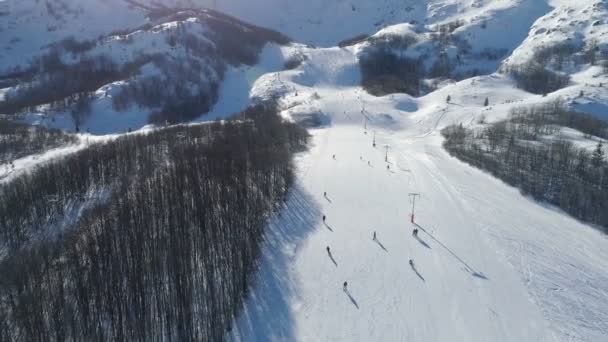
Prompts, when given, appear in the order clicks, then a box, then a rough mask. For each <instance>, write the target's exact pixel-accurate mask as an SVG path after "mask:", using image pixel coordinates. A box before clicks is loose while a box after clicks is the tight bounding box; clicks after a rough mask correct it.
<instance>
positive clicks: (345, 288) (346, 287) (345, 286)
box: [342, 282, 348, 291]
mask: <svg viewBox="0 0 608 342" xmlns="http://www.w3.org/2000/svg"><path fill="white" fill-rule="evenodd" d="M342 290H344V291H348V283H347V282H344V286H343V287H342Z"/></svg>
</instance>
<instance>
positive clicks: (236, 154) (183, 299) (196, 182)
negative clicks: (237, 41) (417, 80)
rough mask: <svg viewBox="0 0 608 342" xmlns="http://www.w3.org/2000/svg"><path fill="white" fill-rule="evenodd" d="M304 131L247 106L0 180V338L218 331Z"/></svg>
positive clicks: (182, 336)
mask: <svg viewBox="0 0 608 342" xmlns="http://www.w3.org/2000/svg"><path fill="white" fill-rule="evenodd" d="M307 136H308V135H307V133H306V131H305V130H303V129H301V128H299V127H298V126H295V125H294V124H290V123H285V122H282V121H281V119H280V118H279V117H278V116H277V115H276V113H275V110H274V106H272V105H258V106H256V107H253V108H250V109H248V110H246V111H245V112H243V113H242V114H241V115H239V116H238V118H237V119H235V120H232V121H226V122H215V123H211V124H206V125H192V126H175V127H171V128H166V129H160V130H156V131H153V132H150V133H147V134H143V133H142V134H130V135H126V136H122V137H119V138H117V139H116V140H114V141H112V142H109V143H105V144H95V145H92V146H90V147H89V148H87V149H85V150H83V151H80V152H77V153H74V154H72V155H69V156H67V157H65V158H63V159H61V160H57V161H54V162H52V163H50V164H46V165H44V166H41V167H39V168H37V169H35V170H34V171H33V172H31V173H29V174H25V175H23V176H20V177H19V178H17V179H15V180H14V181H12V182H10V183H8V184H4V185H2V186H0V243H1V245H0V251H2V253H1V254H0V274H2V277H0V340H2V341H63V340H76V341H110V340H111V341H122V340H141V341H153V340H181V341H188V340H197V341H218V340H221V339H222V338H223V336H224V334H225V332H226V330H227V329H229V328H230V324H231V322H232V319H233V317H234V316H235V315H236V314H237V313H238V310H239V308H240V307H241V302H242V298H243V296H244V295H245V294H246V291H247V288H248V286H249V282H250V279H251V276H252V273H253V272H254V270H255V266H256V260H257V258H258V256H259V254H260V242H261V240H262V239H263V235H264V227H265V223H266V222H267V220H268V218H269V217H270V216H271V215H272V214H273V211H275V210H277V209H278V207H279V206H280V205H281V203H282V201H284V198H285V196H286V193H287V192H288V191H289V188H290V185H291V184H292V182H293V177H294V175H293V170H292V158H291V156H292V153H293V152H294V150H295V149H296V148H302V147H303V146H304V144H305V143H306V139H307Z"/></svg>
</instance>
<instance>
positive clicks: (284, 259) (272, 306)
mask: <svg viewBox="0 0 608 342" xmlns="http://www.w3.org/2000/svg"><path fill="white" fill-rule="evenodd" d="M321 216H322V215H321V211H320V209H319V208H318V206H317V204H316V202H315V201H314V199H313V198H312V197H311V196H310V194H308V193H307V192H306V191H305V190H304V189H303V188H302V186H301V185H300V184H299V183H297V181H296V183H295V184H294V186H293V188H292V189H291V190H290V192H289V195H288V198H287V202H286V203H285V204H284V206H283V208H282V209H281V210H280V211H279V212H278V214H276V215H275V217H274V218H272V219H271V221H270V224H269V225H268V226H267V228H266V233H265V236H264V242H263V245H262V256H261V261H260V262H261V263H260V267H259V269H258V271H257V273H256V275H255V280H254V282H253V283H252V286H250V288H249V291H248V293H247V298H245V300H244V304H243V308H242V309H241V311H240V313H239V315H238V317H237V318H236V319H235V323H234V325H233V327H232V330H231V331H229V332H228V333H227V336H226V340H227V341H268V340H278V341H294V340H295V333H294V321H293V317H292V312H291V309H290V299H292V298H294V297H297V294H296V288H295V287H296V284H294V282H293V281H292V279H290V271H289V270H290V265H292V264H293V259H294V258H295V256H296V255H297V248H298V245H299V243H300V242H301V241H303V240H304V239H306V237H307V235H308V234H310V233H311V232H312V230H313V229H314V227H315V226H316V224H317V223H318V221H319V220H320V217H321ZM332 260H333V258H332ZM334 263H335V261H334ZM336 266H337V264H336Z"/></svg>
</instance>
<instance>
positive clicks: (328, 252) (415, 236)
mask: <svg viewBox="0 0 608 342" xmlns="http://www.w3.org/2000/svg"><path fill="white" fill-rule="evenodd" d="M359 158H360V159H361V160H363V156H360V157H359ZM332 159H334V160H335V159H336V155H335V154H334V155H332ZM367 164H368V165H371V163H370V161H368V162H367ZM386 169H387V170H389V169H390V167H389V165H387V166H386ZM323 197H325V198H327V191H324V192H323ZM322 218H323V223H325V220H326V218H327V217H326V216H325V215H323V216H322ZM412 236H413V237H414V238H418V228H414V230H413V231H412ZM372 240H373V241H377V236H376V231H374V232H373V234H372ZM326 249H327V254H328V255H329V256H330V257H331V249H330V248H329V246H327V247H326ZM409 264H410V267H412V268H414V267H415V266H414V260H412V259H409ZM342 290H343V291H344V292H346V291H348V282H346V281H345V282H344V284H343V286H342Z"/></svg>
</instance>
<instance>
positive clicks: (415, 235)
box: [412, 228, 418, 238]
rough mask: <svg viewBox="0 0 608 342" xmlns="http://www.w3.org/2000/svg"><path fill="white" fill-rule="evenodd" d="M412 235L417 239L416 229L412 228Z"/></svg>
mask: <svg viewBox="0 0 608 342" xmlns="http://www.w3.org/2000/svg"><path fill="white" fill-rule="evenodd" d="M412 235H413V236H414V237H415V238H417V237H418V228H414V231H412Z"/></svg>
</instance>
